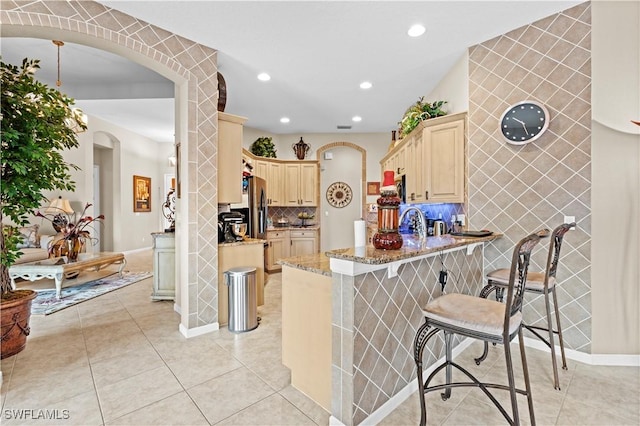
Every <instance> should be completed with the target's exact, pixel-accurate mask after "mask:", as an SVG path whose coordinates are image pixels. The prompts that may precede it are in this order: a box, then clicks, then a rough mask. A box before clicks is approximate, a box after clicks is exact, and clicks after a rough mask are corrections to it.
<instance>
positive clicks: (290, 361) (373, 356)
mask: <svg viewBox="0 0 640 426" xmlns="http://www.w3.org/2000/svg"><path fill="white" fill-rule="evenodd" d="M498 237H499V235H491V236H488V237H482V238H459V237H452V236H450V235H444V236H439V237H429V238H427V239H423V240H421V239H419V238H417V237H414V236H404V237H403V247H402V248H401V249H399V250H389V251H384V250H377V249H374V248H373V247H371V246H368V247H362V248H348V249H339V250H332V251H329V252H326V253H325V254H324V255H314V256H303V257H297V258H288V259H284V260H282V261H281V264H282V266H283V270H282V343H283V345H282V350H283V354H282V358H283V363H284V364H285V365H286V366H288V367H289V368H291V383H292V385H293V386H294V387H296V388H298V389H299V390H301V391H302V392H304V393H305V394H307V395H308V396H309V397H311V398H312V399H314V400H315V401H316V402H318V404H320V405H321V406H323V407H324V408H325V409H327V410H329V411H330V412H331V413H332V417H333V421H334V422H335V421H338V422H341V423H343V424H345V425H357V424H360V423H363V422H365V423H376V422H378V421H379V420H381V418H382V417H384V414H386V412H387V411H386V410H387V409H388V408H389V407H390V405H394V404H395V403H396V402H397V401H398V398H400V399H401V400H402V399H404V398H405V395H408V394H410V393H411V392H413V391H414V390H415V389H413V386H410V385H411V384H412V382H413V381H414V379H415V363H414V360H413V339H414V337H415V333H416V331H417V329H418V327H419V326H420V325H421V323H422V320H423V317H422V311H421V307H422V306H424V305H425V304H426V303H427V302H428V301H429V300H431V299H432V298H435V297H438V296H439V295H441V294H442V288H441V285H440V284H439V282H438V277H439V275H440V271H441V270H446V271H447V276H448V280H447V284H446V286H445V291H446V292H459V293H465V294H472V295H477V294H479V292H480V289H481V288H482V286H483V278H484V274H483V258H484V255H483V252H484V245H485V243H488V242H490V241H492V240H494V239H496V238H498ZM294 315H296V316H294ZM300 318H308V319H309V320H307V321H301V320H300ZM460 342H461V340H460V339H459V338H458V340H456V342H455V345H458V344H459V343H460ZM443 346H444V345H443V340H442V339H441V338H437V339H432V341H431V343H430V344H429V346H428V347H427V348H426V349H425V354H426V355H425V360H424V361H425V362H424V365H425V366H426V367H429V366H430V365H431V364H433V363H434V362H435V361H436V360H437V359H439V358H440V357H441V356H443V353H442V351H443ZM329 384H330V385H329ZM394 397H395V400H393V401H392V399H394ZM385 404H386V406H385ZM383 406H384V407H383Z"/></svg>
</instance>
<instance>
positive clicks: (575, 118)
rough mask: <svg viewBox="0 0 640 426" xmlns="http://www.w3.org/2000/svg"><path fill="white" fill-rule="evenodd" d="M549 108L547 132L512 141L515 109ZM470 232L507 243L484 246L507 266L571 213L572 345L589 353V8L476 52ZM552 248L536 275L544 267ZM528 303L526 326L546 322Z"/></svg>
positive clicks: (496, 263) (564, 306)
mask: <svg viewBox="0 0 640 426" xmlns="http://www.w3.org/2000/svg"><path fill="white" fill-rule="evenodd" d="M527 99H533V100H537V101H540V102H542V103H543V104H545V105H546V106H547V108H548V109H549V112H550V114H551V121H550V125H549V130H548V131H547V133H546V134H545V135H543V136H542V137H541V138H540V139H539V140H537V141H535V142H533V143H531V144H528V145H525V146H513V145H509V144H506V143H505V142H504V141H503V140H502V139H501V136H500V131H499V128H498V122H499V119H500V117H501V115H502V113H503V112H504V111H505V109H506V108H507V107H508V106H509V105H512V104H514V103H517V102H520V101H523V100H527ZM468 158H469V187H468V193H469V211H468V216H469V226H470V228H471V229H483V228H486V229H491V230H494V231H497V232H500V233H503V234H504V237H503V238H501V239H500V240H497V241H496V242H495V243H494V244H491V245H489V246H488V247H487V249H486V252H485V254H486V261H487V262H486V267H487V269H494V268H499V267H506V266H508V265H509V262H510V256H511V251H512V249H513V246H514V245H515V243H516V242H517V241H518V240H520V239H521V238H522V237H524V236H525V235H527V234H529V233H531V232H534V231H536V230H537V229H539V228H542V227H547V228H550V229H552V228H555V227H556V226H558V225H560V224H561V223H562V222H563V220H564V215H569V216H575V217H576V219H577V223H578V229H577V230H576V231H572V232H570V233H569V234H567V235H566V236H565V242H564V244H563V252H562V255H561V260H560V263H561V264H560V267H559V269H558V278H559V279H560V282H561V284H560V286H559V288H558V297H559V304H560V305H561V312H562V318H561V323H562V328H563V333H564V340H565V346H566V347H567V348H569V349H574V350H578V351H581V352H586V353H589V352H590V351H591V291H590V288H591V268H590V264H591V257H590V256H591V255H590V251H591V250H590V249H591V207H590V205H591V7H590V3H589V2H587V3H583V4H580V5H578V6H575V7H573V8H571V9H568V10H565V11H563V12H561V13H558V14H554V15H551V16H549V17H547V18H544V19H542V20H540V21H537V22H534V23H532V24H530V25H526V26H524V27H521V28H518V29H516V30H514V31H511V32H509V33H507V34H504V35H501V36H499V37H496V38H494V39H491V40H488V41H487V42H485V43H482V44H479V45H476V46H473V47H471V48H470V49H469V139H468ZM546 250H547V246H546V245H545V244H541V245H539V247H538V249H537V251H536V253H535V256H534V259H533V261H534V262H533V263H534V264H532V268H535V269H543V268H544V262H546ZM542 302H543V301H542V297H537V298H529V299H528V300H527V305H525V307H524V309H523V314H524V315H525V321H526V322H528V323H530V324H538V323H540V322H541V321H542V319H543V317H544V307H543V306H544V305H543V303H542Z"/></svg>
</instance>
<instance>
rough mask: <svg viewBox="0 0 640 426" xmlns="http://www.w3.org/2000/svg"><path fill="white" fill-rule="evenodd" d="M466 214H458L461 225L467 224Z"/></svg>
mask: <svg viewBox="0 0 640 426" xmlns="http://www.w3.org/2000/svg"><path fill="white" fill-rule="evenodd" d="M466 219H467V218H466V216H465V215H463V214H459V215H458V222H460V226H464V225H465V224H466Z"/></svg>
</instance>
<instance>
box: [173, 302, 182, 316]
mask: <svg viewBox="0 0 640 426" xmlns="http://www.w3.org/2000/svg"><path fill="white" fill-rule="evenodd" d="M173 310H174V311H176V312H177V313H178V314H180V313H182V310H181V309H180V306H179V305H178V304H177V303H174V304H173Z"/></svg>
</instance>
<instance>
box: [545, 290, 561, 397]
mask: <svg viewBox="0 0 640 426" xmlns="http://www.w3.org/2000/svg"><path fill="white" fill-rule="evenodd" d="M544 305H545V308H546V312H547V329H548V331H549V349H551V364H552V365H553V387H554V388H555V389H557V390H560V379H559V378H558V362H557V361H556V345H555V344H554V339H553V322H552V321H551V303H549V291H545V292H544ZM557 313H558V309H557V306H556V314H557Z"/></svg>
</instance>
